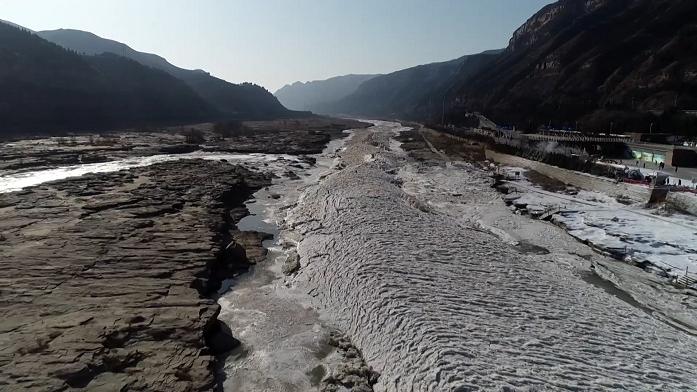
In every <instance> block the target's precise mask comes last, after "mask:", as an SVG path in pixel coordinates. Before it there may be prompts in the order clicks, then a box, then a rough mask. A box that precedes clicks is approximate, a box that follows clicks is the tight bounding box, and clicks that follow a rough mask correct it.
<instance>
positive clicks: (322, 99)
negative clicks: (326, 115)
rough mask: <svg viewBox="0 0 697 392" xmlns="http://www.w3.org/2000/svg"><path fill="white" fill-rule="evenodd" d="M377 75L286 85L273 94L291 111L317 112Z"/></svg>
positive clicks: (345, 76) (339, 77)
mask: <svg viewBox="0 0 697 392" xmlns="http://www.w3.org/2000/svg"><path fill="white" fill-rule="evenodd" d="M376 76H379V75H344V76H336V77H333V78H330V79H326V80H315V81H312V82H306V83H303V82H295V83H293V84H287V85H285V86H283V87H282V88H280V89H279V90H278V91H276V92H275V93H274V95H275V96H276V98H278V100H279V101H281V103H282V104H283V105H284V106H285V107H287V108H289V109H292V110H310V111H313V112H318V111H321V110H322V107H323V105H325V104H326V103H327V102H335V101H338V100H340V99H342V98H344V97H346V96H348V95H351V94H352V93H354V92H355V91H356V90H357V89H358V86H360V85H361V84H362V83H363V82H365V81H368V80H370V79H373V78H375V77H376Z"/></svg>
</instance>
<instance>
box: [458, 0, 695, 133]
mask: <svg viewBox="0 0 697 392" xmlns="http://www.w3.org/2000/svg"><path fill="white" fill-rule="evenodd" d="M452 108H453V111H461V110H476V111H482V112H485V113H486V114H487V115H488V116H490V117H492V118H494V119H497V120H498V121H499V122H504V123H510V124H517V125H518V126H521V127H531V126H535V125H539V124H543V123H548V122H551V123H553V124H558V125H568V126H574V125H575V124H574V123H575V122H578V123H580V125H579V126H580V127H581V128H585V129H608V128H613V127H614V129H625V130H644V131H646V130H648V129H649V127H650V123H651V122H654V123H655V125H656V128H655V129H657V130H661V129H663V130H667V131H670V132H676V133H680V132H683V131H684V130H685V129H684V127H691V126H692V127H694V126H695V125H697V124H696V121H695V120H694V117H692V118H690V116H688V115H686V114H684V113H683V111H684V110H691V109H694V108H697V2H695V1H693V0H592V1H589V0H560V1H557V2H556V3H553V4H550V5H548V6H546V7H544V8H543V9H542V10H540V11H539V12H538V13H536V14H535V15H533V16H532V17H531V18H530V19H529V20H528V21H527V22H526V23H525V24H523V25H522V26H521V27H520V28H519V29H518V30H517V31H516V32H515V33H514V34H513V37H512V38H511V40H510V42H509V45H508V47H507V49H506V50H505V51H504V52H503V53H502V54H501V55H500V56H498V57H497V58H496V59H495V61H493V62H492V63H491V64H489V66H487V67H486V68H485V69H483V70H482V71H481V72H478V73H477V74H476V75H473V76H472V77H470V78H467V80H466V83H464V84H462V85H461V86H460V87H459V88H458V90H457V93H456V100H454V101H453V102H452ZM690 124H691V125H690ZM694 130H695V131H697V129H694Z"/></svg>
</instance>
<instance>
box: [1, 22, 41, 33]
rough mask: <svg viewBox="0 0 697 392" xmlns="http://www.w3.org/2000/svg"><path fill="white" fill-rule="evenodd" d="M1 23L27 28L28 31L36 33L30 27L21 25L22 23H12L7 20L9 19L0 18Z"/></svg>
mask: <svg viewBox="0 0 697 392" xmlns="http://www.w3.org/2000/svg"><path fill="white" fill-rule="evenodd" d="M0 23H4V24H6V25H10V26H12V27H16V28H18V29H22V30H26V31H30V32H32V33H34V31H33V30H32V29H28V28H26V27H24V26H20V25H18V24H17V23H12V22H10V21H7V20H3V19H0Z"/></svg>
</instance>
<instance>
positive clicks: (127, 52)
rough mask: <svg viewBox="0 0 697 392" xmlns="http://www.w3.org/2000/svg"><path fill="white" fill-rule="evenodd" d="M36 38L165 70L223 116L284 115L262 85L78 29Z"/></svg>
mask: <svg viewBox="0 0 697 392" xmlns="http://www.w3.org/2000/svg"><path fill="white" fill-rule="evenodd" d="M36 34H37V35H38V36H39V37H42V38H44V39H46V40H47V41H50V42H53V43H55V44H58V45H60V46H62V47H64V48H66V49H70V50H73V51H75V52H78V53H80V54H84V55H88V56H89V55H100V54H103V53H114V54H117V55H119V56H122V57H126V58H129V59H131V60H134V61H136V62H138V63H140V64H142V65H145V66H147V67H151V68H155V69H159V70H161V71H164V72H167V73H168V74H170V75H172V76H174V77H175V78H177V79H180V80H182V81H183V82H184V83H186V84H187V85H188V86H189V87H191V88H192V89H193V90H194V91H195V92H196V93H197V94H198V95H199V96H200V97H201V98H203V99H204V100H205V101H206V102H208V103H209V104H211V106H213V107H214V108H215V109H216V110H218V111H219V112H221V113H222V114H223V115H225V116H231V117H236V118H245V119H265V118H276V117H287V116H289V115H290V113H289V112H288V110H287V109H286V108H285V107H283V105H281V104H280V102H278V100H277V99H276V98H275V97H274V96H273V95H272V94H270V93H269V92H268V91H267V90H266V89H264V88H263V87H260V86H257V85H255V84H251V83H243V84H233V83H229V82H227V81H225V80H222V79H218V78H216V77H214V76H211V75H210V74H209V73H207V72H205V71H203V70H200V69H198V70H188V69H183V68H179V67H177V66H174V65H172V64H170V63H169V62H168V61H167V60H166V59H164V58H162V57H160V56H158V55H156V54H151V53H143V52H138V51H136V50H134V49H132V48H131V47H129V46H128V45H126V44H123V43H121V42H117V41H113V40H110V39H106V38H102V37H99V36H97V35H95V34H92V33H90V32H86V31H80V30H70V29H60V30H49V31H39V32H37V33H36Z"/></svg>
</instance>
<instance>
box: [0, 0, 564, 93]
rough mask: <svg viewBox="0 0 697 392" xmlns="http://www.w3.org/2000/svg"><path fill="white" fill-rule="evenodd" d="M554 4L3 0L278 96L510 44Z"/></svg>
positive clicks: (31, 14) (18, 12) (7, 16)
mask: <svg viewBox="0 0 697 392" xmlns="http://www.w3.org/2000/svg"><path fill="white" fill-rule="evenodd" d="M551 2H552V1H551V0H244V1H243V0H198V1H196V0H0V19H4V20H8V21H10V22H14V23H17V24H19V25H22V26H24V27H26V28H29V29H31V30H37V31H38V30H52V29H58V28H72V29H78V30H86V31H90V32H92V33H95V34H97V35H99V36H102V37H104V38H110V39H114V40H116V41H120V42H123V43H125V44H127V45H129V46H131V47H132V48H134V49H136V50H139V51H144V52H150V53H156V54H158V55H160V56H163V57H165V58H166V59H168V60H169V61H170V62H171V63H173V64H175V65H177V66H179V67H182V68H189V69H197V68H201V69H205V70H206V71H208V72H210V73H212V74H213V75H215V76H218V77H220V78H223V79H225V80H228V81H230V82H235V83H238V82H245V81H249V82H254V83H257V84H260V85H262V86H264V87H266V88H267V89H269V90H270V91H271V92H274V91H276V90H277V89H278V88H280V87H282V86H283V85H285V84H287V83H292V82H295V81H310V80H321V79H326V78H329V77H332V76H338V75H345V74H350V73H354V74H358V73H389V72H393V71H396V70H399V69H403V68H407V67H411V66H414V65H419V64H425V63H430V62H435V61H445V60H450V59H454V58H457V57H460V56H463V55H465V54H472V53H478V52H481V51H484V50H488V49H498V48H503V47H505V46H506V45H507V43H508V40H509V39H510V37H511V34H512V33H513V31H515V29H516V28H518V27H519V26H520V25H521V24H522V23H523V22H525V20H527V19H528V18H529V17H530V16H532V15H533V14H534V13H535V12H536V11H537V10H539V9H540V8H542V7H543V6H544V5H546V4H549V3H551Z"/></svg>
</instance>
